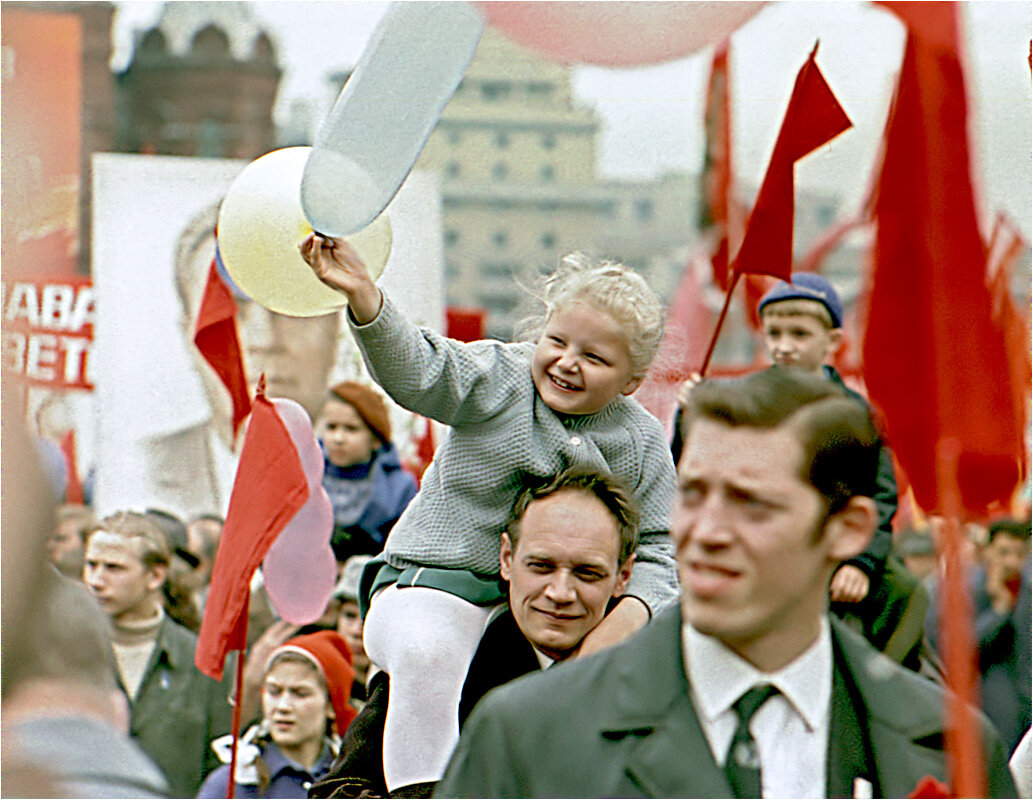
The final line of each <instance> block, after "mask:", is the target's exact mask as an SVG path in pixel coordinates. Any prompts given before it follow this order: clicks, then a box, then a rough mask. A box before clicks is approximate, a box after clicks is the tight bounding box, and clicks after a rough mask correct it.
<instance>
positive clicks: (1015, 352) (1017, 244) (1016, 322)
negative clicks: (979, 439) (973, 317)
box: [986, 214, 1033, 472]
mask: <svg viewBox="0 0 1033 800" xmlns="http://www.w3.org/2000/svg"><path fill="white" fill-rule="evenodd" d="M1025 248H1026V242H1025V241H1024V240H1023V238H1022V234H1021V233H1020V232H1019V230H1018V229H1017V228H1016V227H1015V225H1014V224H1012V222H1011V221H1010V220H1009V219H1008V218H1007V217H1005V216H1004V215H1003V214H998V215H997V218H996V219H995V220H994V228H993V231H992V232H991V234H990V245H989V247H988V251H989V254H988V256H987V260H986V278H987V283H988V284H989V287H990V302H991V314H992V318H993V321H994V324H995V325H996V326H997V327H998V329H999V330H1000V331H1001V333H1002V335H1003V336H1004V345H1005V351H1006V353H1007V358H1008V373H1009V377H1010V379H1011V387H1012V393H1013V396H1014V398H1013V402H1014V403H1015V408H1016V409H1017V410H1018V411H1019V412H1020V413H1021V414H1022V416H1021V419H1022V427H1023V429H1024V430H1025V429H1027V428H1028V422H1029V417H1030V392H1031V391H1033V375H1031V363H1030V317H1029V313H1028V312H1024V311H1023V310H1021V309H1020V308H1019V307H1018V306H1017V305H1016V304H1015V298H1014V297H1012V293H1011V289H1010V286H1011V278H1012V271H1013V269H1014V268H1015V264H1016V262H1017V261H1018V259H1019V256H1020V255H1022V252H1023V250H1025ZM1021 455H1022V457H1023V462H1022V463H1023V467H1024V472H1025V471H1026V470H1027V469H1028V467H1029V453H1028V452H1027V451H1026V449H1025V448H1022V453H1021Z"/></svg>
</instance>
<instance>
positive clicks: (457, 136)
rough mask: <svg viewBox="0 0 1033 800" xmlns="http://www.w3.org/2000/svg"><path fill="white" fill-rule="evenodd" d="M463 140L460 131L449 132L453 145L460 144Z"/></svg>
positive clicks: (449, 138)
mask: <svg viewBox="0 0 1033 800" xmlns="http://www.w3.org/2000/svg"><path fill="white" fill-rule="evenodd" d="M462 140H463V137H462V134H460V133H459V131H449V132H448V143H449V144H452V145H456V144H459V143H460V142H461V141H462Z"/></svg>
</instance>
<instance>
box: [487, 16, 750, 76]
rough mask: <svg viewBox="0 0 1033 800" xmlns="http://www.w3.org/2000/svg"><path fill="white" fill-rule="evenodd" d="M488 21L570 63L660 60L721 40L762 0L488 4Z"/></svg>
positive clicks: (624, 64) (622, 63) (622, 64)
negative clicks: (758, 0) (745, 0)
mask: <svg viewBox="0 0 1033 800" xmlns="http://www.w3.org/2000/svg"><path fill="white" fill-rule="evenodd" d="M475 5H476V6H477V7H478V8H479V9H480V11H481V13H482V14H484V17H485V19H486V20H487V21H488V24H489V25H491V26H493V27H495V28H498V29H499V30H501V31H502V32H503V33H505V34H506V35H507V36H508V37H509V38H511V39H512V40H513V41H515V42H517V43H519V44H522V45H524V46H525V47H530V48H532V49H534V50H538V51H540V52H542V53H544V54H545V55H547V56H550V57H552V58H553V59H555V60H557V61H561V62H563V63H566V64H595V65H598V66H603V67H637V66H643V65H646V64H660V63H662V62H664V61H672V60H674V59H676V58H682V57H683V56H687V55H690V54H692V53H695V52H696V51H698V50H702V49H703V48H704V47H706V46H707V45H711V44H717V43H718V42H720V41H721V40H722V39H724V38H725V37H727V36H729V35H730V34H731V33H732V32H733V31H735V30H737V29H738V28H739V27H740V26H741V25H742V24H743V23H744V22H746V20H748V19H749V18H750V17H752V16H753V15H754V14H756V13H757V12H758V11H759V10H760V9H761V7H762V6H763V5H764V3H762V2H606V3H602V2H586V3H578V2H548V3H545V2H538V3H529V2H486V1H485V0H478V2H475Z"/></svg>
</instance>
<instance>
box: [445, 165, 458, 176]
mask: <svg viewBox="0 0 1033 800" xmlns="http://www.w3.org/2000/svg"><path fill="white" fill-rule="evenodd" d="M445 175H447V176H448V177H449V178H458V177H459V163H458V162H456V161H449V162H448V163H447V164H446V165H445Z"/></svg>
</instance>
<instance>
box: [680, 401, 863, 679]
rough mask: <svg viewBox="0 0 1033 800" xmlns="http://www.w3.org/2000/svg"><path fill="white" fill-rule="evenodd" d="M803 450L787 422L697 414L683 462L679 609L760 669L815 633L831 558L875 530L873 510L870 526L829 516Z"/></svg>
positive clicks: (777, 663)
mask: <svg viewBox="0 0 1033 800" xmlns="http://www.w3.org/2000/svg"><path fill="white" fill-rule="evenodd" d="M803 459H804V453H803V447H802V446H801V444H800V443H799V441H798V440H797V437H796V435H795V433H794V432H792V431H791V430H789V429H787V428H786V427H784V426H783V427H776V428H752V427H747V426H738V427H733V426H731V425H726V424H724V423H722V422H718V421H716V420H711V419H707V418H700V419H698V420H696V421H694V422H693V423H692V424H691V427H690V429H689V432H688V438H687V442H686V448H685V451H684V453H683V455H682V458H681V461H680V463H679V465H678V500H677V502H676V504H675V515H674V521H673V525H672V531H671V537H672V539H673V540H674V544H675V548H676V560H677V564H678V574H679V579H680V581H681V586H682V616H683V618H684V619H685V620H686V621H687V622H689V623H691V624H692V626H693V627H695V628H696V630H698V631H700V632H701V633H704V634H707V635H709V636H713V637H715V638H716V639H718V640H719V641H721V642H722V643H724V644H725V645H726V646H727V647H729V648H730V649H731V650H732V651H734V652H736V653H737V654H739V655H740V656H741V657H743V658H744V659H746V660H747V661H749V662H751V663H752V664H754V665H755V666H757V667H758V668H760V669H763V670H774V669H778V668H780V667H782V666H784V665H785V664H787V663H789V661H791V660H792V659H793V658H795V657H796V656H797V655H799V654H800V653H801V652H803V651H804V650H805V649H806V648H807V647H808V646H809V645H810V644H811V643H812V642H813V641H814V639H815V638H816V637H817V635H818V632H819V626H820V620H821V619H822V617H823V615H824V613H825V608H826V596H827V592H828V582H829V578H830V576H831V573H832V570H833V568H834V566H835V565H836V564H838V563H839V562H840V561H843V560H845V559H847V558H850V557H852V556H854V555H856V554H857V553H858V552H860V551H861V550H862V549H863V548H864V546H865V544H866V543H867V541H868V537H870V535H871V530H872V529H871V527H870V525H871V523H872V521H873V518H870V519H868V520H867V522H866V523H865V524H868V525H869V527H867V528H866V529H865V530H861V529H860V528H859V527H858V526H859V525H860V521H859V520H854V519H853V518H851V520H850V522H851V525H846V524H844V522H843V521H842V520H840V514H836V515H834V516H832V517H829V518H826V515H825V508H826V501H825V500H824V499H823V498H822V496H821V495H820V494H819V492H818V490H817V489H815V488H814V487H813V486H811V485H810V484H809V483H807V482H805V481H804V479H803V478H802V477H801V475H802V467H803ZM855 499H856V500H859V499H860V498H855ZM869 502H870V501H869ZM853 503H854V500H851V501H850V503H848V507H850V506H852V504H853ZM872 508H874V506H872ZM872 513H873V514H874V511H872Z"/></svg>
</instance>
